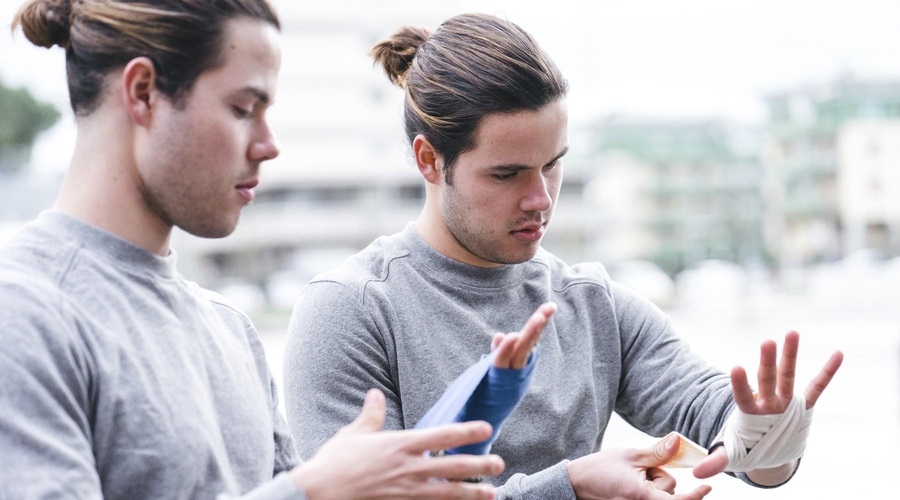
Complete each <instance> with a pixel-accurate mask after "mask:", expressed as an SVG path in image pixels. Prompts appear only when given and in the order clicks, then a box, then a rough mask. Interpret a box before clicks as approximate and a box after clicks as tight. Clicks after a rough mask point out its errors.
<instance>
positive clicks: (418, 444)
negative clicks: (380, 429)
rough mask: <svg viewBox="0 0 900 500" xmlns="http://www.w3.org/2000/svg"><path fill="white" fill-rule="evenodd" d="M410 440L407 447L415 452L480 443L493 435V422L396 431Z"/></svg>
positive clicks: (475, 422)
mask: <svg viewBox="0 0 900 500" xmlns="http://www.w3.org/2000/svg"><path fill="white" fill-rule="evenodd" d="M394 432H399V433H403V434H404V435H405V436H406V439H407V440H408V443H407V444H406V448H407V449H408V450H410V451H413V452H415V453H424V452H426V451H429V450H447V449H450V448H456V447H457V446H462V445H464V444H474V443H480V442H482V441H485V440H487V439H488V438H490V437H491V432H492V428H491V424H489V423H487V422H482V421H473V422H465V423H461V424H449V425H442V426H440V427H433V428H431V429H416V430H407V431H394Z"/></svg>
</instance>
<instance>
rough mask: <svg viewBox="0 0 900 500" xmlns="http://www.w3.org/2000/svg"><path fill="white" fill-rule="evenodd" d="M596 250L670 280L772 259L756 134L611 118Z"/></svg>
mask: <svg viewBox="0 0 900 500" xmlns="http://www.w3.org/2000/svg"><path fill="white" fill-rule="evenodd" d="M591 134H592V136H593V138H594V150H595V152H596V154H597V155H598V159H597V160H596V163H597V166H598V168H597V174H596V176H595V177H594V179H593V180H592V181H591V184H590V186H589V188H588V190H587V193H588V194H587V196H588V198H589V201H590V203H592V204H593V205H595V206H596V207H597V209H596V216H595V217H593V220H592V222H593V225H592V228H591V229H592V233H593V235H594V237H595V240H594V248H595V249H596V251H597V254H598V255H599V256H600V258H601V259H602V260H605V261H611V262H615V261H620V260H631V259H645V260H651V261H654V262H656V263H657V264H659V265H660V266H661V267H663V268H664V269H665V270H666V271H667V272H669V273H670V274H675V273H677V272H679V271H681V270H682V269H684V268H685V267H687V266H689V265H690V264H691V263H694V262H697V261H700V260H705V259H722V260H728V261H732V262H741V263H748V262H757V261H759V260H761V259H762V257H763V255H762V252H763V245H762V241H763V240H762V226H761V222H762V203H761V190H760V186H761V182H762V169H761V167H760V165H759V163H758V161H757V157H756V151H757V147H758V139H757V135H756V133H755V132H754V131H753V130H750V129H746V128H743V127H739V126H736V125H730V124H727V123H724V122H721V121H716V120H694V121H687V120H684V121H682V120H662V119H650V118H635V117H620V116H616V117H610V118H607V119H605V120H603V121H601V122H599V123H597V124H596V125H594V126H593V127H592V128H591Z"/></svg>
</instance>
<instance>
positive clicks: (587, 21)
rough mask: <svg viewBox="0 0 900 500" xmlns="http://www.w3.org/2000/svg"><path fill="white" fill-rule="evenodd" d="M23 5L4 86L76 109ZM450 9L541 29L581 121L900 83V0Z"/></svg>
mask: <svg viewBox="0 0 900 500" xmlns="http://www.w3.org/2000/svg"><path fill="white" fill-rule="evenodd" d="M365 1H379V0H355V1H354V0H330V1H329V2H328V4H327V5H338V6H340V8H345V9H347V11H350V10H351V9H353V8H354V7H356V6H358V5H359V4H360V3H361V2H365ZM421 1H424V0H421ZM19 4H20V2H19V1H17V0H0V79H2V80H3V81H4V82H5V83H6V84H7V85H10V84H12V85H16V86H20V85H24V86H27V87H28V88H29V89H31V90H32V91H33V92H34V93H35V94H36V95H37V96H39V97H40V98H41V99H44V100H48V101H51V102H54V103H55V104H57V105H58V106H59V107H60V108H63V109H66V110H67V106H68V104H67V97H66V90H65V76H64V68H63V54H62V51H61V50H59V49H55V50H49V51H48V50H44V49H40V48H37V47H34V46H32V45H31V44H30V43H28V41H27V40H25V38H24V37H23V36H22V35H21V33H16V34H15V35H12V34H10V32H9V29H8V27H9V24H10V21H11V19H12V16H13V14H14V13H15V11H16V9H17V8H18V6H19ZM304 4H306V2H296V1H293V0H280V1H276V5H278V6H279V8H280V9H281V10H282V11H283V12H284V13H291V14H292V15H302V10H303V9H304ZM448 4H449V5H450V6H451V7H448V15H450V14H452V13H453V12H451V10H452V9H456V8H459V9H461V10H477V11H484V12H490V13H498V14H502V15H504V16H505V17H507V18H509V19H510V20H512V21H514V22H516V23H518V24H520V25H521V26H522V27H524V28H525V29H526V30H528V31H529V32H531V33H532V34H533V35H534V36H535V37H536V38H537V39H538V40H539V42H540V43H541V44H542V45H543V46H544V48H545V49H546V50H547V51H548V52H549V53H550V55H551V56H552V57H553V58H554V59H555V60H556V61H557V63H558V64H559V66H560V67H561V68H562V70H563V72H564V73H565V75H566V76H567V78H568V79H569V81H570V84H571V88H572V90H571V94H570V98H569V108H570V115H571V117H572V121H573V123H576V124H577V123H579V122H580V121H584V120H588V119H591V118H593V117H597V116H602V115H605V114H609V113H617V112H618V113H636V114H641V115H649V116H663V117H722V118H726V119H731V120H735V121H740V122H746V123H762V122H763V121H764V120H765V118H766V115H765V107H764V102H763V100H762V98H763V96H764V95H765V94H767V93H772V92H778V91H784V90H791V89H796V88H799V87H802V86H804V85H809V84H817V83H822V82H826V81H828V80H831V79H833V78H835V77H836V76H838V75H841V74H846V73H852V74H854V75H856V76H857V77H859V78H893V79H900V53H898V51H897V48H898V47H900V28H898V27H897V23H898V19H900V1H895V0H817V1H816V0H781V1H778V0H752V1H747V0H680V1H671V0H621V1H620V0H596V1H588V0H554V1H552V2H546V1H542V2H534V1H528V0H457V1H455V2H448ZM307 5H308V4H307ZM379 5H383V6H384V9H386V10H393V11H394V17H395V18H396V17H397V15H398V14H397V11H401V12H400V17H402V13H403V12H402V11H403V10H404V9H412V8H415V7H414V6H415V5H416V2H411V1H408V0H380V1H379ZM433 5H434V4H433ZM317 8H318V9H322V8H323V7H317ZM296 11H299V12H296ZM283 83H284V82H282V84H283ZM71 131H72V124H71V118H70V116H69V115H66V119H65V120H63V122H62V123H60V125H58V126H57V127H56V128H55V129H54V130H53V131H51V132H50V133H48V134H46V135H47V137H44V138H43V139H42V141H41V148H40V149H41V150H40V151H36V155H35V156H36V158H35V163H36V165H35V166H36V167H38V168H41V165H40V164H41V163H59V161H58V156H59V155H60V154H62V153H61V152H62V151H67V150H68V149H71V148H70V147H67V145H68V144H71V140H72V139H71V135H72V133H71Z"/></svg>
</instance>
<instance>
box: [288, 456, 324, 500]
mask: <svg viewBox="0 0 900 500" xmlns="http://www.w3.org/2000/svg"><path fill="white" fill-rule="evenodd" d="M314 469H315V464H313V463H312V462H304V463H302V464H300V465H298V466H297V467H294V468H293V469H292V470H291V472H290V476H291V481H293V483H294V486H295V487H296V488H297V489H298V490H299V491H300V492H301V493H302V494H304V495H306V499H307V500H327V498H328V497H326V492H327V491H328V490H327V489H325V483H324V481H323V479H322V478H323V475H322V474H320V473H318V472H316V471H315V470H314Z"/></svg>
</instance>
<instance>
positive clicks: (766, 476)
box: [745, 460, 799, 488]
mask: <svg viewBox="0 0 900 500" xmlns="http://www.w3.org/2000/svg"><path fill="white" fill-rule="evenodd" d="M798 462H799V460H791V461H790V462H788V463H786V464H783V465H779V466H777V467H771V468H766V469H754V470H750V471H747V472H746V473H745V474H747V479H749V480H750V481H753V483H755V484H757V485H759V486H763V487H768V488H774V487H776V486H781V485H782V484H784V483H786V482H788V480H789V479H790V478H791V477H792V476H793V475H794V472H796V471H797V466H798V465H799V464H798Z"/></svg>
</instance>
